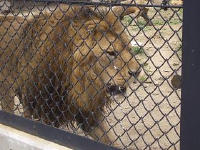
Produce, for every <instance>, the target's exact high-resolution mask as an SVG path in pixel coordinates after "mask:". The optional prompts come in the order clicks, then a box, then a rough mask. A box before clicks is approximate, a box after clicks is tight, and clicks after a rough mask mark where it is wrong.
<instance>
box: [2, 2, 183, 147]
mask: <svg viewBox="0 0 200 150" xmlns="http://www.w3.org/2000/svg"><path fill="white" fill-rule="evenodd" d="M182 3H183V1H182V0H171V1H166V0H164V1H159V0H154V1H153V0H152V1H150V0H135V1H98V0H95V1H71V0H70V1H52V0H48V1H47V0H45V1H15V0H13V1H1V2H0V7H1V13H0V109H1V110H3V111H6V112H10V113H14V114H15V115H19V116H22V117H25V118H29V119H32V120H34V121H39V122H41V123H44V124H47V125H51V126H53V127H56V128H61V129H63V130H66V131H70V132H72V133H76V134H78V135H81V136H87V137H88V138H92V139H94V140H96V141H98V142H102V143H104V144H108V145H112V146H115V147H118V148H121V149H138V150H140V149H155V150H156V149H158V150H160V149H170V150H171V149H173V150H174V149H180V146H179V144H180V107H181V101H180V100H181V89H180V86H181V66H182V61H181V59H182V21H183V8H182Z"/></svg>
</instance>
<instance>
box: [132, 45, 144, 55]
mask: <svg viewBox="0 0 200 150" xmlns="http://www.w3.org/2000/svg"><path fill="white" fill-rule="evenodd" d="M132 52H133V53H134V54H136V55H137V54H142V53H144V49H143V48H142V47H139V46H133V47H132Z"/></svg>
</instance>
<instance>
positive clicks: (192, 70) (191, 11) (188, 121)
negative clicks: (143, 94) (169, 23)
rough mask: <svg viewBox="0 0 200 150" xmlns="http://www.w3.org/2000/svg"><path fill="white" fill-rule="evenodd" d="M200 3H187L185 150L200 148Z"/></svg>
mask: <svg viewBox="0 0 200 150" xmlns="http://www.w3.org/2000/svg"><path fill="white" fill-rule="evenodd" d="M199 6H200V1H196V0H190V1H184V15H183V16H184V21H183V23H184V24H183V68H182V69H183V87H182V102H181V104H182V108H181V150H198V149H200V37H199V35H200V29H199V27H200V20H199V19H198V15H199V10H200V7H199Z"/></svg>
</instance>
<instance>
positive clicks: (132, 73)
mask: <svg viewBox="0 0 200 150" xmlns="http://www.w3.org/2000/svg"><path fill="white" fill-rule="evenodd" d="M140 72H141V69H138V70H137V71H128V74H129V75H130V76H134V77H135V78H137V77H138V76H139V74H140Z"/></svg>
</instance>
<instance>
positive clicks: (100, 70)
mask: <svg viewBox="0 0 200 150" xmlns="http://www.w3.org/2000/svg"><path fill="white" fill-rule="evenodd" d="M85 24H86V30H85V32H83V31H82V32H79V33H82V34H80V35H79V36H80V37H81V38H82V39H84V40H81V41H82V42H80V43H81V44H79V45H81V48H80V47H79V48H78V49H77V51H76V52H75V57H76V60H77V61H78V62H79V64H82V65H79V67H80V68H79V69H78V70H79V72H80V70H81V72H85V73H84V75H83V76H85V78H86V80H87V82H88V84H89V86H88V87H90V85H92V86H91V88H97V89H103V88H104V89H106V92H107V93H109V94H111V95H115V94H122V93H124V92H125V91H126V87H127V83H128V82H127V81H128V80H129V81H131V80H130V79H136V78H137V76H138V75H139V73H140V65H139V64H138V63H137V61H136V60H135V59H134V56H133V55H132V54H131V45H130V44H129V43H130V40H128V38H129V37H128V34H126V33H125V31H123V32H121V33H117V31H115V30H113V28H112V29H110V26H109V24H108V23H107V22H105V21H99V23H98V25H96V24H95V23H94V22H93V24H92V23H91V22H90V23H88V24H89V25H88V24H87V23H85ZM118 26H119V24H118ZM120 27H121V26H120ZM83 33H84V35H83ZM80 37H79V39H80ZM85 37H87V38H85ZM77 66H78V65H77ZM77 76H78V75H77ZM79 76H80V75H79ZM132 81H133V80H132ZM84 85H85V84H84ZM94 85H95V87H93V86H94ZM87 89H89V88H87Z"/></svg>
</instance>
